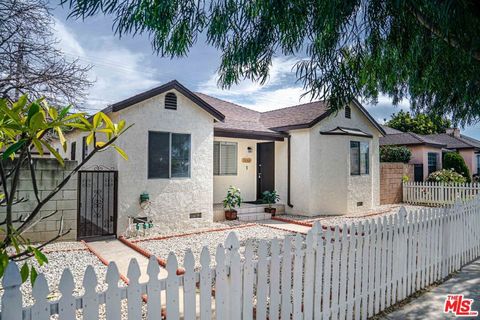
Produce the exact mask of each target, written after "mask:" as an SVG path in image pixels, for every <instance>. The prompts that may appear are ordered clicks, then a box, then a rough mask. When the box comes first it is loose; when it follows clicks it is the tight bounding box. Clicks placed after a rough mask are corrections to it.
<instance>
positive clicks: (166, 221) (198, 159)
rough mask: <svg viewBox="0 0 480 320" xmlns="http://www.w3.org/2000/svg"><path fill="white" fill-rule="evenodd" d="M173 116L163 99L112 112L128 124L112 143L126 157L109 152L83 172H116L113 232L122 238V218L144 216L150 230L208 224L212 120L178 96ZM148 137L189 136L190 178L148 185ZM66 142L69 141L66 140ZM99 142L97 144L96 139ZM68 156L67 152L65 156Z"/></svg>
mask: <svg viewBox="0 0 480 320" xmlns="http://www.w3.org/2000/svg"><path fill="white" fill-rule="evenodd" d="M174 92H175V93H176V95H177V99H178V100H177V101H178V102H177V104H178V106H177V110H167V109H165V108H164V97H165V94H161V95H158V96H156V97H153V98H151V99H148V100H145V101H143V102H140V103H138V104H137V105H134V106H131V107H129V108H127V109H124V110H121V111H119V112H117V113H116V114H115V115H113V116H112V118H114V119H115V121H118V119H124V120H125V121H126V122H127V124H128V125H130V124H132V123H133V124H134V126H133V127H132V128H130V129H129V130H128V131H127V132H126V133H125V134H124V135H122V136H121V137H120V139H118V142H117V143H116V144H117V145H118V146H119V147H121V148H122V149H123V150H125V152H126V153H127V154H128V157H129V160H128V161H125V160H123V158H121V157H120V156H119V155H118V154H116V153H115V152H114V151H113V150H112V151H106V152H102V153H99V154H97V155H95V156H94V157H93V159H92V161H90V162H89V164H88V167H91V166H93V165H97V164H101V165H104V166H107V167H114V168H116V169H117V170H118V183H119V188H118V199H119V201H118V230H117V234H119V235H120V234H122V233H123V232H124V231H125V228H126V226H127V217H128V216H143V215H148V216H150V217H151V218H152V219H153V220H154V223H155V224H156V225H170V227H177V228H178V227H180V228H181V226H182V225H190V226H191V225H192V224H195V223H203V222H205V221H212V215H213V212H212V211H213V179H212V177H213V164H212V163H213V123H214V121H213V117H212V116H211V115H210V114H208V113H207V112H206V111H204V110H203V109H201V108H200V107H198V106H197V105H195V104H194V103H193V102H192V101H191V100H189V99H188V98H186V97H185V96H183V95H182V94H181V93H179V92H176V91H175V90H174ZM148 131H164V132H173V133H185V134H190V135H191V176H190V178H172V179H148V178H147V162H148V153H147V151H148ZM70 135H72V136H74V137H75V139H76V141H77V155H76V156H77V159H81V156H82V153H81V146H82V139H81V135H80V134H78V133H72V134H70ZM69 139H70V136H69ZM97 140H99V139H97ZM69 155H70V152H69V151H68V150H67V153H66V156H67V157H68V156H69ZM142 192H147V193H148V194H149V195H150V201H151V205H150V208H149V209H147V210H144V209H142V208H141V207H140V205H139V196H140V194H141V193H142ZM197 212H201V213H202V219H190V218H189V214H190V213H197Z"/></svg>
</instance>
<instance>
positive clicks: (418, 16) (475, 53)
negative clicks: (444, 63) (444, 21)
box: [405, 3, 480, 61]
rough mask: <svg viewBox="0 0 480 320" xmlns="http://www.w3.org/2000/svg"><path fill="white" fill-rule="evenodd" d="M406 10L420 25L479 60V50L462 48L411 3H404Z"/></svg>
mask: <svg viewBox="0 0 480 320" xmlns="http://www.w3.org/2000/svg"><path fill="white" fill-rule="evenodd" d="M405 5H406V6H407V9H408V11H410V13H411V14H412V15H413V16H414V17H415V19H416V20H417V21H418V22H419V23H420V25H421V26H423V27H424V28H425V29H427V30H429V31H430V32H431V33H433V34H434V35H436V36H437V37H439V38H440V39H442V40H443V41H445V43H447V44H448V45H450V46H451V47H453V48H455V49H460V50H463V51H465V52H467V53H469V54H470V55H471V57H472V58H473V59H475V60H477V61H480V51H478V50H476V51H472V50H468V49H467V48H464V47H463V46H462V45H460V43H459V42H458V41H457V40H456V39H454V38H451V37H448V36H445V34H444V33H443V32H442V31H441V30H440V29H439V28H438V27H437V26H435V25H434V24H433V23H432V22H430V21H428V19H427V17H426V16H425V15H424V14H422V13H421V12H420V11H419V10H417V9H415V8H414V7H413V6H412V5H410V4H408V3H406V4H405Z"/></svg>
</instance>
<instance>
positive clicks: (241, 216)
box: [237, 212, 272, 221]
mask: <svg viewBox="0 0 480 320" xmlns="http://www.w3.org/2000/svg"><path fill="white" fill-rule="evenodd" d="M237 217H238V220H239V221H257V220H267V219H270V218H271V217H272V215H271V214H270V213H266V212H254V213H238V214H237Z"/></svg>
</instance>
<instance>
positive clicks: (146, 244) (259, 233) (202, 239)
mask: <svg viewBox="0 0 480 320" xmlns="http://www.w3.org/2000/svg"><path fill="white" fill-rule="evenodd" d="M230 232H235V233H236V234H237V236H238V240H239V242H240V253H241V254H243V252H244V251H245V246H246V245H247V242H251V243H252V246H253V249H254V252H255V253H256V249H257V247H258V243H259V241H260V240H261V239H264V240H271V239H273V238H279V239H284V238H285V237H286V236H294V235H295V233H293V232H288V231H282V230H277V229H273V228H269V227H264V226H258V225H257V226H249V227H245V228H237V229H232V230H226V231H214V232H207V233H201V234H196V235H191V236H185V237H178V238H177V237H175V238H170V239H165V240H147V241H139V242H135V244H136V245H138V246H139V247H141V248H144V249H146V250H148V251H150V253H152V254H153V255H155V256H157V257H159V258H163V259H167V257H168V254H169V253H170V252H174V253H175V255H176V256H177V259H178V261H179V266H183V258H184V255H185V251H186V250H187V249H188V248H190V249H191V250H192V253H193V256H194V257H195V263H196V267H197V268H198V267H199V266H200V254H201V252H202V248H203V247H204V246H207V247H208V250H209V252H210V255H211V257H212V258H211V259H212V266H213V265H214V256H215V252H216V250H217V246H218V245H219V244H220V243H221V244H224V243H225V240H226V238H227V236H228V234H229V233H230Z"/></svg>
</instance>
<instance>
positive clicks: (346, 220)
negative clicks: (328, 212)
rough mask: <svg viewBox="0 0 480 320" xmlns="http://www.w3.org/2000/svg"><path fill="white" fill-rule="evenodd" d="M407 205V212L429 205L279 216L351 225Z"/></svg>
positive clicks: (387, 206) (328, 223) (326, 223)
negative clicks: (311, 215) (338, 214)
mask: <svg viewBox="0 0 480 320" xmlns="http://www.w3.org/2000/svg"><path fill="white" fill-rule="evenodd" d="M402 206H403V207H405V209H406V210H407V212H409V211H415V210H421V209H427V208H429V207H423V206H412V205H383V206H379V207H376V208H375V209H372V210H368V211H364V212H359V213H356V214H350V215H343V216H319V217H306V216H297V215H281V216H279V217H281V218H285V219H290V220H295V221H301V222H309V223H313V222H315V221H319V222H320V224H322V225H325V226H342V225H343V224H346V225H349V224H352V223H358V222H360V221H365V220H368V219H377V218H382V217H384V216H385V217H388V216H390V215H395V214H397V213H398V211H399V210H400V208H401V207H402Z"/></svg>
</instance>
